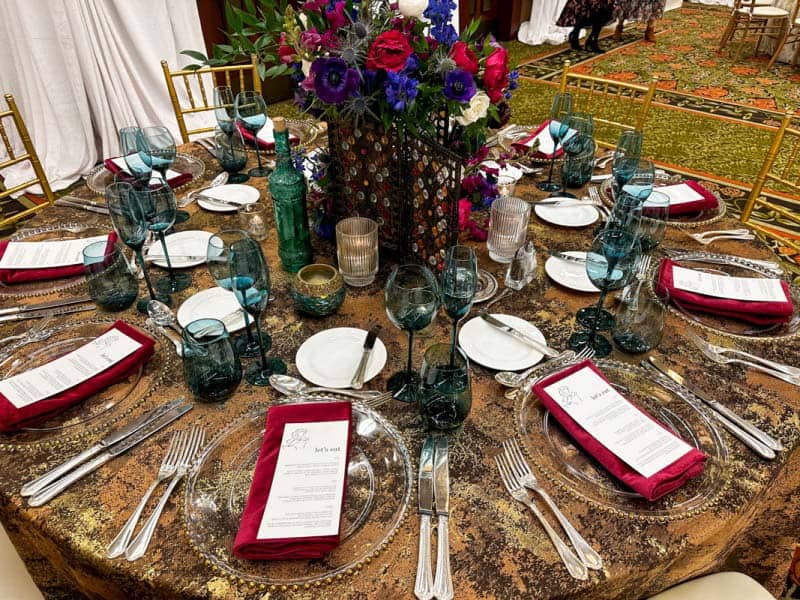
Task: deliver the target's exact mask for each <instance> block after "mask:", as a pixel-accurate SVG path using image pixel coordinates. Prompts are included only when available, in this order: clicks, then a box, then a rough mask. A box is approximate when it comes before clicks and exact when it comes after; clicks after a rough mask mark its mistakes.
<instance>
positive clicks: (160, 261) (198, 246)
mask: <svg viewBox="0 0 800 600" xmlns="http://www.w3.org/2000/svg"><path fill="white" fill-rule="evenodd" d="M212 235H214V234H212V233H210V232H208V231H199V230H194V231H179V232H177V233H173V234H172V235H168V236H167V237H166V238H164V241H166V243H167V252H169V259H170V262H171V263H172V266H173V267H175V268H176V269H185V268H188V267H196V266H197V265H202V264H203V263H204V262H206V251H207V250H208V240H209V238H210V237H211V236H212ZM147 256H148V258H152V259H153V264H154V265H156V266H157V267H163V268H167V261H166V259H165V258H164V249H163V248H162V247H161V243H160V242H159V243H155V244H153V245H152V246H150V248H148V250H147ZM154 257H161V258H154Z"/></svg>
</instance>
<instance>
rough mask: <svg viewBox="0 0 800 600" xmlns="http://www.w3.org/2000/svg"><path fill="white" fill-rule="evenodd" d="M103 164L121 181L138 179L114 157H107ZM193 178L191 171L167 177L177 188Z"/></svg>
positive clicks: (171, 185)
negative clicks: (119, 164) (113, 158)
mask: <svg viewBox="0 0 800 600" xmlns="http://www.w3.org/2000/svg"><path fill="white" fill-rule="evenodd" d="M103 164H104V165H105V166H106V169H108V170H109V171H111V172H112V173H113V174H114V175H116V176H117V179H119V180H120V181H126V182H128V183H132V182H134V181H136V179H135V178H134V176H133V175H131V174H130V173H128V172H127V171H125V170H124V169H122V168H120V167H119V166H118V165H117V164H116V163H115V162H114V161H113V160H112V159H110V158H107V159H105V160H104V161H103ZM191 180H192V174H191V173H179V174H178V175H175V176H174V177H170V178H169V179H167V184H168V185H169V187H171V188H176V187H179V186H182V185H183V184H184V183H188V182H189V181H191Z"/></svg>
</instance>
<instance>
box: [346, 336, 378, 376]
mask: <svg viewBox="0 0 800 600" xmlns="http://www.w3.org/2000/svg"><path fill="white" fill-rule="evenodd" d="M380 330H381V326H380V325H375V327H373V328H372V329H370V330H369V331H368V332H367V339H365V340H364V349H363V350H362V352H361V360H360V361H358V366H357V367H356V372H355V374H354V375H353V379H352V381H350V387H352V388H353V389H354V390H360V389H361V388H362V387H364V377H365V376H366V374H367V363H368V362H369V357H370V354H372V348H373V347H374V346H375V340H376V339H377V338H378V332H379V331H380Z"/></svg>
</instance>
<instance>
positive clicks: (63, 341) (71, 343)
mask: <svg viewBox="0 0 800 600" xmlns="http://www.w3.org/2000/svg"><path fill="white" fill-rule="evenodd" d="M113 323H114V321H113V320H101V319H97V320H84V321H75V322H71V323H63V324H60V325H57V326H54V327H51V328H48V329H45V330H43V331H42V336H43V337H44V339H41V340H40V341H34V342H27V341H25V340H18V341H17V342H15V343H13V344H11V345H10V346H9V347H8V348H6V349H4V350H3V351H2V353H0V380H2V379H6V378H8V377H11V376H13V375H17V374H19V373H21V372H25V371H29V370H30V369H33V368H36V367H39V366H41V365H44V364H46V363H49V362H51V361H53V360H55V359H57V358H59V357H61V356H64V355H65V354H67V353H69V352H72V351H73V350H76V349H78V348H80V347H81V346H83V345H84V344H87V343H89V342H91V341H92V340H94V339H95V338H97V337H99V336H100V335H101V334H102V333H104V332H105V331H106V330H107V329H108V328H109V327H110V326H111V325H112V324H113ZM138 327H139V329H141V330H143V331H145V332H146V333H147V334H148V335H150V337H152V338H153V339H154V340H155V341H156V346H155V353H154V354H153V356H152V357H151V358H150V360H148V361H147V363H145V364H144V365H142V366H141V367H139V368H138V369H136V370H134V371H132V372H131V373H129V374H128V375H127V376H125V377H124V378H122V379H121V380H119V381H117V382H116V383H114V384H112V385H110V386H108V387H107V388H105V389H103V390H100V391H99V392H97V393H95V394H93V395H92V396H90V397H88V398H86V399H84V400H82V401H81V402H79V403H77V404H75V405H74V406H72V407H70V408H68V409H67V410H65V411H63V412H61V413H59V414H57V415H54V416H52V417H49V418H47V419H46V420H44V421H42V422H40V423H37V424H36V425H34V426H30V427H26V428H23V429H21V430H19V431H15V432H8V433H0V448H2V449H20V450H21V449H36V448H41V447H47V446H55V445H60V444H64V443H68V442H71V441H75V440H77V439H80V438H82V437H85V436H88V435H91V434H95V433H98V432H100V431H103V430H106V429H108V428H109V427H110V426H111V425H112V424H114V423H116V422H117V421H119V420H120V419H122V418H124V417H125V416H127V415H128V414H130V412H131V411H132V410H133V409H134V408H136V407H137V406H138V405H139V404H140V403H141V402H143V401H144V400H145V399H146V398H148V397H149V396H150V394H151V393H152V392H153V390H155V389H156V387H158V385H159V383H160V382H161V380H162V378H163V376H164V373H165V372H166V370H167V368H168V366H169V364H170V356H171V352H172V347H171V346H170V347H169V348H167V347H166V346H164V344H163V343H162V341H161V336H159V335H158V334H157V333H156V332H155V331H153V330H151V329H149V328H147V327H142V326H138ZM43 402H47V400H43Z"/></svg>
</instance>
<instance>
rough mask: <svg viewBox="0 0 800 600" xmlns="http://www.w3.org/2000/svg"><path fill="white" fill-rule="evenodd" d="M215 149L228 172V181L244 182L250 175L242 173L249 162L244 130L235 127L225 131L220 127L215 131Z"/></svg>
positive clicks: (220, 162)
mask: <svg viewBox="0 0 800 600" xmlns="http://www.w3.org/2000/svg"><path fill="white" fill-rule="evenodd" d="M214 150H215V151H216V153H217V160H218V161H219V166H221V167H222V170H223V171H225V172H227V173H228V183H244V182H245V181H247V180H248V179H250V176H249V175H247V174H246V173H240V172H239V171H241V170H242V169H244V167H245V165H246V164H247V149H246V148H245V146H244V140H243V139H242V132H241V131H239V130H238V129H234V130H233V131H232V132H231V133H225V132H224V131H221V130H219V129H216V130H215V131H214Z"/></svg>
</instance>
